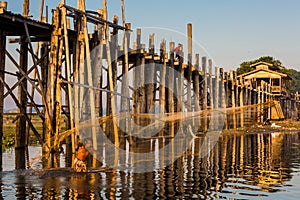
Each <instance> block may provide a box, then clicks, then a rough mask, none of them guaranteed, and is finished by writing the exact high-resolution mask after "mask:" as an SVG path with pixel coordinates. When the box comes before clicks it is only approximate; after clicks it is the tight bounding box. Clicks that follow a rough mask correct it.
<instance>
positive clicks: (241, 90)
mask: <svg viewBox="0 0 300 200" xmlns="http://www.w3.org/2000/svg"><path fill="white" fill-rule="evenodd" d="M239 82H240V91H239V92H240V93H239V98H240V108H242V109H241V110H240V112H241V113H240V125H241V127H243V126H244V112H245V110H244V108H243V106H244V83H243V79H242V77H240V80H239Z"/></svg>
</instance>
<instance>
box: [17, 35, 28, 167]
mask: <svg viewBox="0 0 300 200" xmlns="http://www.w3.org/2000/svg"><path fill="white" fill-rule="evenodd" d="M20 41H21V47H20V50H21V52H20V67H21V69H22V70H23V71H24V72H25V73H26V72H27V68H28V43H27V42H26V37H25V36H21V38H20ZM19 78H20V77H19ZM25 90H27V80H26V79H25V80H23V81H22V82H21V83H20V85H19V87H18V99H19V104H20V106H21V108H18V113H20V117H19V119H18V121H17V126H16V142H15V167H16V169H25V151H26V118H25V115H26V110H27V94H26V92H25ZM23 112H25V113H23Z"/></svg>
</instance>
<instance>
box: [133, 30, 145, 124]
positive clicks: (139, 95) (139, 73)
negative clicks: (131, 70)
mask: <svg viewBox="0 0 300 200" xmlns="http://www.w3.org/2000/svg"><path fill="white" fill-rule="evenodd" d="M136 45H137V53H138V54H137V57H136V67H135V81H134V84H135V86H136V87H135V88H136V92H135V106H134V109H135V110H136V111H135V112H134V113H135V114H136V113H145V112H146V108H147V107H146V94H145V87H146V86H145V75H146V74H145V57H144V51H145V47H144V45H142V44H141V29H137V31H136ZM146 76H147V75H146ZM144 121H145V120H144V119H143V118H140V117H137V118H136V119H135V122H136V123H137V124H138V125H141V124H144Z"/></svg>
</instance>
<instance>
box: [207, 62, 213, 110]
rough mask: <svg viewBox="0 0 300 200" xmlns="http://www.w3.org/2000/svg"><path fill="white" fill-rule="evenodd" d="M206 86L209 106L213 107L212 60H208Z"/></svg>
mask: <svg viewBox="0 0 300 200" xmlns="http://www.w3.org/2000/svg"><path fill="white" fill-rule="evenodd" d="M208 88H209V92H208V93H209V101H208V102H209V108H210V109H213V108H214V100H213V99H214V92H213V81H212V60H211V59H209V60H208Z"/></svg>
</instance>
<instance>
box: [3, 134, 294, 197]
mask: <svg viewBox="0 0 300 200" xmlns="http://www.w3.org/2000/svg"><path fill="white" fill-rule="evenodd" d="M156 140H157V139H156ZM165 142H168V141H167V140H165ZM202 142H203V138H197V139H195V140H194V141H193V142H192V143H191V146H190V148H188V150H187V151H186V152H185V153H184V154H183V155H182V157H180V158H179V159H177V160H176V161H175V162H174V163H173V164H171V165H168V166H167V167H165V168H164V169H160V168H159V164H158V165H157V168H156V169H155V170H154V171H153V172H147V173H135V172H134V171H133V169H131V168H129V167H128V168H126V167H125V168H124V166H122V170H119V169H102V171H97V172H95V171H94V172H90V173H74V172H73V171H72V170H71V169H68V168H64V169H60V170H47V171H46V170H23V171H5V172H2V173H1V176H0V181H1V183H0V184H1V195H0V197H1V198H4V199H11V198H13V199H14V198H17V199H120V198H122V199H129V198H134V199H172V198H176V199H191V198H196V199H198V198H231V197H232V198H236V199H250V198H251V199H252V198H261V197H268V198H274V199H293V198H296V197H297V196H299V194H300V192H299V191H298V190H299V188H300V178H299V175H300V173H299V172H300V156H299V154H300V133H272V134H248V135H224V136H221V137H220V138H219V141H218V143H217V144H216V146H215V147H214V148H213V150H212V151H211V152H209V154H208V155H207V156H205V157H203V158H202V157H201V156H200V155H201V151H202V150H201V148H200V147H201V144H202ZM160 143H161V141H160ZM153 144H154V143H153ZM154 146H155V144H154ZM140 148H141V147H140ZM154 149H155V148H154ZM166 156H168V155H166ZM154 164H155V162H154Z"/></svg>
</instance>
